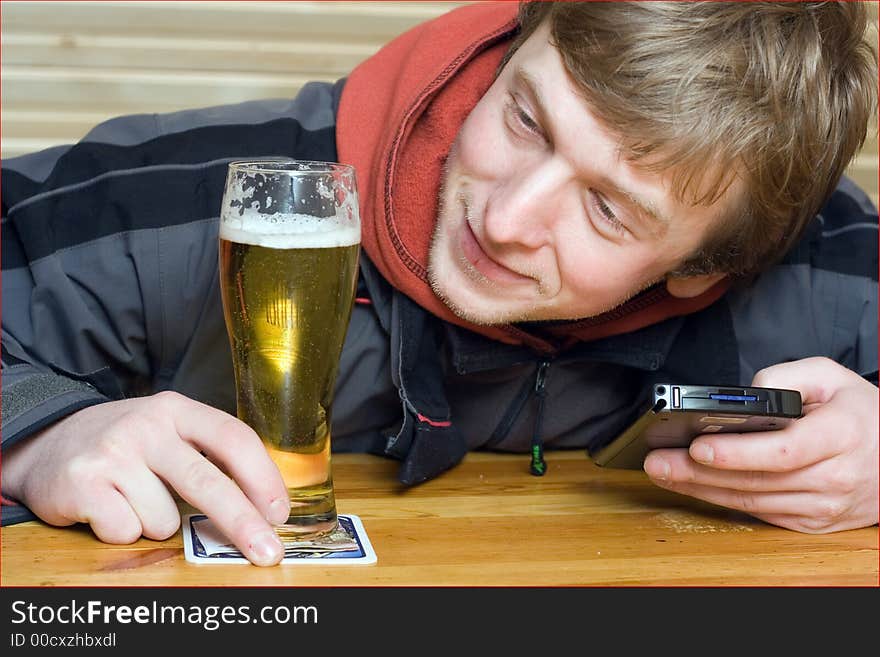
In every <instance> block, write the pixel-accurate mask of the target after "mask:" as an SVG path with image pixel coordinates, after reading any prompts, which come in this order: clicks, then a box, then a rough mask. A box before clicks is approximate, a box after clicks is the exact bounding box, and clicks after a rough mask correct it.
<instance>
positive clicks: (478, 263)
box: [459, 212, 534, 284]
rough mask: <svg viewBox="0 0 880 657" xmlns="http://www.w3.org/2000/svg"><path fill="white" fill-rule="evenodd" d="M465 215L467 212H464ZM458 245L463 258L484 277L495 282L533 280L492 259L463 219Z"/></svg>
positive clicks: (507, 282) (467, 222) (509, 282)
mask: <svg viewBox="0 0 880 657" xmlns="http://www.w3.org/2000/svg"><path fill="white" fill-rule="evenodd" d="M466 215H467V212H466ZM459 233H460V235H459V246H460V247H461V251H462V253H463V254H464V257H465V260H467V262H468V263H469V264H470V265H471V266H472V267H473V268H474V269H475V270H476V271H478V272H479V273H480V274H482V275H483V277H485V278H486V279H488V280H490V281H493V282H495V283H506V284H511V283H524V282H534V279H533V278H531V277H530V276H523V275H522V274H519V273H517V272H515V271H513V270H512V269H508V268H507V267H505V266H504V265H502V264H499V263H498V262H496V261H495V260H493V259H492V258H491V257H490V256H489V254H488V253H486V252H485V251H484V250H483V247H482V246H480V242H479V240H477V236H476V235H475V234H474V231H473V230H472V229H471V225H470V222H469V221H468V220H467V218H466V219H465V221H463V222H462V225H461V230H460V231H459Z"/></svg>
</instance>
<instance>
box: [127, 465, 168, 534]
mask: <svg viewBox="0 0 880 657" xmlns="http://www.w3.org/2000/svg"><path fill="white" fill-rule="evenodd" d="M115 481H116V482H117V483H116V487H117V489H118V490H119V492H120V493H122V495H123V496H124V497H125V499H126V501H127V502H128V504H129V506H131V508H132V510H133V511H134V512H135V514H136V515H137V517H138V520H139V521H140V525H141V533H142V534H143V535H144V536H146V537H147V538H152V539H155V540H158V541H163V540H165V539H166V538H168V537H169V536H172V535H173V534H174V533H175V532H176V531H177V529H178V528H179V527H180V512H179V511H178V509H177V504H176V503H175V502H174V498H173V497H172V496H171V493H170V492H169V491H168V489H167V488H166V487H165V484H163V483H162V481H161V480H160V479H159V478H158V477H157V476H156V475H155V474H153V472H151V471H150V470H149V469H147V468H146V467H143V466H142V467H132V468H129V469H126V470H125V471H123V472H118V473H116V476H115Z"/></svg>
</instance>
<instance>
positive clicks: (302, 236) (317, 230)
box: [220, 211, 361, 249]
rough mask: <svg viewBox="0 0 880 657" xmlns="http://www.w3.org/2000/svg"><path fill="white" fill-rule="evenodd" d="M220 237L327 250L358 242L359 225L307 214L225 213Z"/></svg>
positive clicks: (258, 243) (255, 242) (261, 243)
mask: <svg viewBox="0 0 880 657" xmlns="http://www.w3.org/2000/svg"><path fill="white" fill-rule="evenodd" d="M220 237H221V238H223V239H225V240H228V241H230V242H238V243H240V244H252V245H254V246H264V247H267V248H270V249H330V248H334V247H339V246H351V245H353V244H360V241H361V231H360V227H359V226H358V225H357V224H355V223H354V222H352V221H346V220H344V219H340V218H337V217H315V216H312V215H308V214H280V213H279V214H259V213H256V212H247V211H246V212H245V213H244V214H243V215H241V216H238V214H237V212H234V213H232V214H225V215H224V216H223V217H222V218H221V221H220Z"/></svg>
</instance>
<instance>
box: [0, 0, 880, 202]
mask: <svg viewBox="0 0 880 657" xmlns="http://www.w3.org/2000/svg"><path fill="white" fill-rule="evenodd" d="M461 4H464V3H462V2H181V1H174V2H17V1H3V2H2V4H0V28H2V36H0V44H2V60H0V62H2V69H0V77H2V87H0V88H2V115H0V121H2V124H0V128H2V130H0V151H2V156H3V157H11V156H14V155H17V154H20V153H24V152H29V151H33V150H37V149H40V148H45V147H48V146H53V145H56V144H60V143H68V142H71V141H75V140H77V139H79V138H80V137H81V136H82V135H83V134H85V133H86V132H87V130H88V129H89V128H90V127H92V126H93V125H95V124H96V123H98V122H99V121H101V120H104V119H106V118H110V117H112V116H118V115H120V114H127V113H132V112H163V111H171V110H176V109H185V108H192V107H203V106H209V105H217V104H222V103H232V102H239V101H243V100H249V99H253V98H269V97H291V96H293V95H294V94H295V93H296V91H297V89H298V88H299V87H300V86H301V85H302V84H304V83H305V82H307V81H309V80H335V79H337V78H339V77H342V76H344V75H345V74H346V73H347V72H348V71H349V70H351V68H352V67H354V66H355V65H356V64H357V63H358V62H360V61H361V60H362V59H364V58H366V57H368V56H369V55H370V54H372V53H373V52H375V51H376V50H377V49H378V48H379V47H380V46H381V45H382V44H383V43H385V42H386V41H388V40H389V39H391V38H392V37H394V36H395V35H397V34H399V33H401V32H403V31H404V30H406V29H407V28H409V27H411V26H412V25H415V24H416V23H419V22H421V21H423V20H426V19H428V18H431V17H434V16H437V15H439V14H441V13H443V12H446V11H448V10H450V9H452V8H454V7H456V6H458V5H461ZM872 12H873V19H874V20H873V26H872V32H871V38H872V39H873V42H874V43H875V44H876V43H877V6H876V3H873V7H872ZM877 162H878V155H877V136H876V130H874V131H872V134H871V135H870V136H869V140H868V143H867V144H866V147H865V149H863V151H862V153H861V154H859V156H858V157H857V158H856V159H855V160H854V162H853V163H852V165H851V166H850V169H849V173H850V175H852V176H853V178H855V179H856V181H857V182H858V183H859V184H860V185H861V186H862V187H863V188H864V189H865V190H866V191H868V192H869V194H870V195H871V196H872V197H873V199H874V202H875V203H877V201H878V180H877V178H878V174H877Z"/></svg>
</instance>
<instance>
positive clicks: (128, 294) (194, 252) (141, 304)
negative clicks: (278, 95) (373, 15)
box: [2, 81, 343, 524]
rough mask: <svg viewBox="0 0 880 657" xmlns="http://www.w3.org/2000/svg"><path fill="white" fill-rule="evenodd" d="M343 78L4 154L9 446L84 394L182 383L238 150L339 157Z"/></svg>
mask: <svg viewBox="0 0 880 657" xmlns="http://www.w3.org/2000/svg"><path fill="white" fill-rule="evenodd" d="M342 84H343V81H340V82H338V83H336V84H335V85H334V84H329V83H311V84H308V85H306V86H305V87H303V89H302V90H301V91H300V93H299V94H298V95H297V96H296V98H294V99H293V100H267V101H252V102H246V103H241V104H237V105H229V106H222V107H213V108H205V109H200V110H191V111H184V112H175V113H171V114H164V115H155V114H151V115H146V114H144V115H135V116H128V117H120V118H117V119H112V120H110V121H107V122H105V123H103V124H101V125H99V126H97V127H96V128H95V129H94V130H92V131H91V132H90V133H89V134H88V135H86V136H85V137H84V138H83V139H82V140H81V141H80V142H79V143H77V144H75V145H72V146H62V147H56V148H52V149H48V150H46V151H41V152H39V153H34V154H31V155H25V156H21V157H16V158H12V159H9V160H6V161H4V162H3V165H2V347H3V349H2V447H3V448H4V449H6V448H8V447H10V446H11V445H13V444H14V443H16V442H18V441H19V440H22V439H23V438H25V437H27V436H29V435H31V434H33V433H34V432H36V431H38V430H40V429H41V428H43V427H45V426H47V425H49V424H51V423H52V422H54V421H56V420H58V419H60V418H62V417H64V416H66V415H69V414H70V413H73V412H74V411H77V410H80V409H82V408H85V407H87V406H90V405H93V404H98V403H102V402H106V401H108V400H113V399H121V398H124V397H133V396H139V395H147V394H152V393H154V392H157V391H159V390H163V389H168V388H173V380H174V372H175V369H176V368H177V367H178V366H179V365H180V363H181V360H182V359H183V356H184V354H185V352H186V349H187V345H188V344H189V342H190V340H191V338H192V335H193V332H194V330H195V328H196V327H197V326H198V321H197V320H198V314H199V309H200V308H203V307H204V305H205V304H206V299H207V298H208V297H209V296H210V295H216V294H217V279H216V268H217V249H216V225H217V217H218V215H219V208H220V201H221V197H222V193H223V185H224V182H225V177H226V168H227V165H228V163H229V162H230V161H232V160H235V159H241V158H262V157H279V156H280V157H297V158H301V159H314V160H329V161H333V160H335V159H336V148H335V109H336V105H337V102H338V97H339V93H340V92H341V89H342ZM7 509H8V507H6V506H4V510H7ZM9 515H10V514H7V513H4V514H3V523H4V524H6V523H7V522H8V520H7V516H9ZM12 515H14V514H12Z"/></svg>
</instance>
